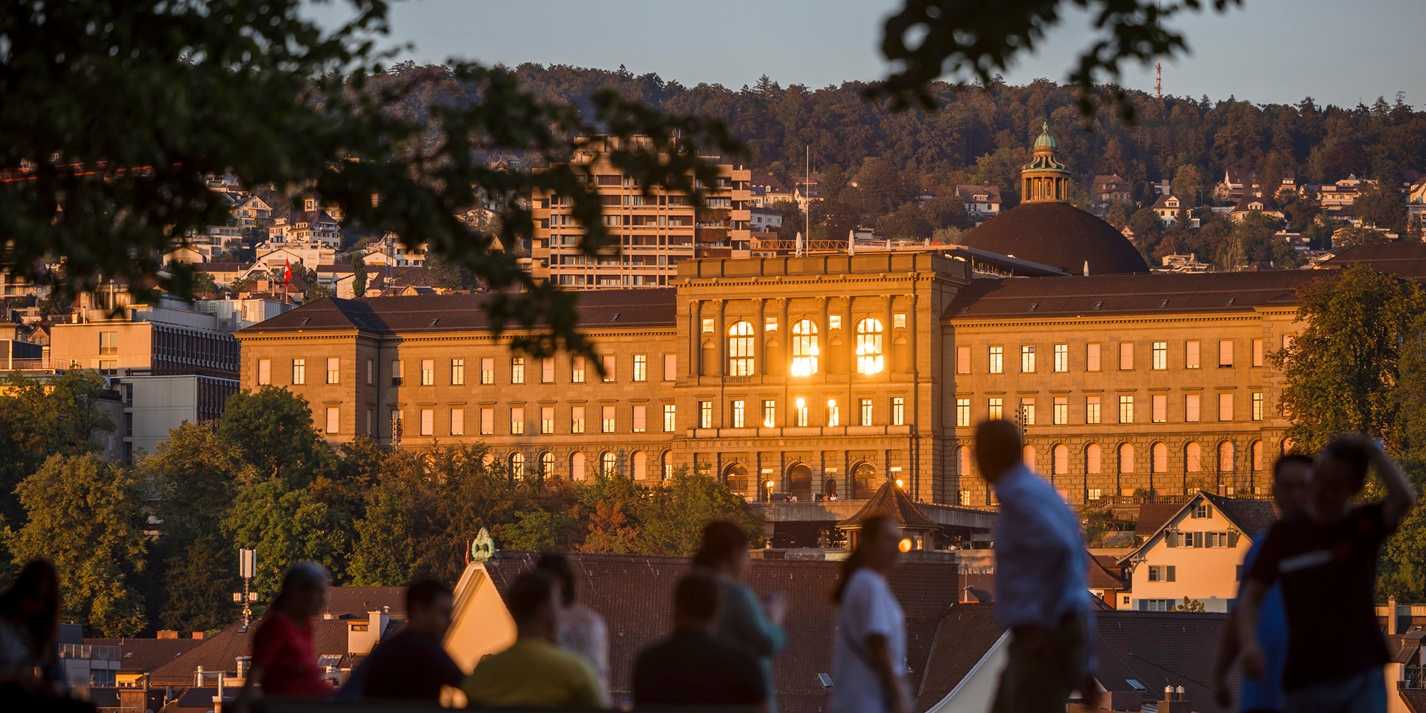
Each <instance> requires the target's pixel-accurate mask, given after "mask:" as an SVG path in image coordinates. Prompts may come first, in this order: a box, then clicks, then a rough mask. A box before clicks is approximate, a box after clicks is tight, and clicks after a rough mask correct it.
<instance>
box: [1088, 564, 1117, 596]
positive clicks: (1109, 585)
mask: <svg viewBox="0 0 1426 713" xmlns="http://www.w3.org/2000/svg"><path fill="white" fill-rule="evenodd" d="M1086 559H1088V560H1089V562H1088V567H1089V588H1090V589H1117V590H1121V591H1122V590H1123V589H1124V588H1125V585H1124V578H1123V576H1122V575H1121V574H1120V570H1119V564H1118V562H1117V561H1116V560H1115V559H1114V558H1113V557H1110V556H1109V555H1090V556H1089V557H1087V558H1086Z"/></svg>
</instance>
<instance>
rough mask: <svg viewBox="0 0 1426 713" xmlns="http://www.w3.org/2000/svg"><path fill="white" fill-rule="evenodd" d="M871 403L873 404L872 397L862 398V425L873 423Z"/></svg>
mask: <svg viewBox="0 0 1426 713" xmlns="http://www.w3.org/2000/svg"><path fill="white" fill-rule="evenodd" d="M871 404H872V401H871V399H862V400H861V404H860V405H861V409H860V411H861V422H860V423H861V425H863V426H870V425H871V424H872V418H871V416H872V413H871V408H872V406H871Z"/></svg>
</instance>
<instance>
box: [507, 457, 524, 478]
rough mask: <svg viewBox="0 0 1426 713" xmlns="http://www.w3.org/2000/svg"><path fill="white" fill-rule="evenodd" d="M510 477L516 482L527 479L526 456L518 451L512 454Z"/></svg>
mask: <svg viewBox="0 0 1426 713" xmlns="http://www.w3.org/2000/svg"><path fill="white" fill-rule="evenodd" d="M510 477H511V478H514V479H515V480H524V479H525V454H524V453H520V452H519V451H516V452H515V453H511V454H510Z"/></svg>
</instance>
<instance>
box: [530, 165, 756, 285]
mask: <svg viewBox="0 0 1426 713" xmlns="http://www.w3.org/2000/svg"><path fill="white" fill-rule="evenodd" d="M574 161H575V162H576V163H584V164H592V167H591V168H590V169H589V170H590V172H591V173H592V175H593V177H594V187H595V189H596V190H597V191H598V192H599V197H600V199H601V201H602V202H603V209H604V225H605V226H606V227H608V229H609V232H610V235H611V236H612V238H613V243H612V244H611V245H610V247H609V249H608V250H606V251H605V252H603V253H601V254H599V255H595V256H590V255H586V254H584V253H583V252H582V251H581V249H580V247H579V246H580V243H581V242H582V240H583V238H584V228H583V227H582V226H580V225H579V224H578V223H577V222H576V221H575V219H574V216H573V215H571V208H572V205H571V203H570V202H569V201H568V199H566V198H564V197H562V196H558V195H547V194H543V193H536V194H535V195H533V196H531V203H532V207H533V217H534V221H535V229H534V234H533V236H532V239H531V258H532V260H533V267H532V271H533V272H534V274H535V275H536V276H537V277H542V278H545V279H548V280H550V281H551V282H553V283H555V284H557V285H559V286H560V287H563V288H566V289H574V290H582V289H608V288H620V287H659V286H666V285H668V284H669V283H670V282H671V281H672V279H673V277H674V275H675V273H676V270H677V266H678V264H679V263H680V262H682V261H684V260H688V259H692V258H694V257H698V256H700V255H702V254H704V252H705V251H706V250H709V249H721V250H724V251H726V250H728V249H732V248H739V249H743V250H746V249H747V245H748V240H749V238H750V237H751V231H750V229H749V223H750V221H751V219H752V216H751V213H750V212H749V211H750V209H751V202H752V193H751V191H750V189H749V182H750V181H751V180H752V172H751V171H750V170H748V169H746V168H743V167H742V166H737V165H734V164H730V163H723V164H719V165H718V178H717V181H716V183H715V184H714V185H711V186H703V188H704V190H705V191H706V197H705V205H704V206H703V207H695V206H694V205H693V201H692V199H691V198H690V197H689V196H687V195H685V194H682V193H677V192H671V191H664V190H662V189H658V188H655V189H654V190H653V192H652V194H651V195H647V196H646V195H644V187H643V186H640V185H638V183H637V182H636V181H635V180H634V179H633V178H632V177H630V176H625V175H624V174H623V173H622V172H621V171H620V170H619V169H617V168H615V167H614V166H613V165H612V164H611V163H610V162H609V161H608V158H607V157H606V156H605V155H603V154H599V155H596V154H594V153H592V152H584V151H581V152H577V153H576V154H575V156H574ZM616 246H617V247H616Z"/></svg>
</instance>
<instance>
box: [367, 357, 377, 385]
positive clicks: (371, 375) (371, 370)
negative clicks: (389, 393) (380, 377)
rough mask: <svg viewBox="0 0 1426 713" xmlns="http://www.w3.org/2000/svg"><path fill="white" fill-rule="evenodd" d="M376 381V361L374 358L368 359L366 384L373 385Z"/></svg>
mask: <svg viewBox="0 0 1426 713" xmlns="http://www.w3.org/2000/svg"><path fill="white" fill-rule="evenodd" d="M375 383H376V362H375V361H374V360H372V359H367V360H366V385H367V386H371V385H373V384H375Z"/></svg>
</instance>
